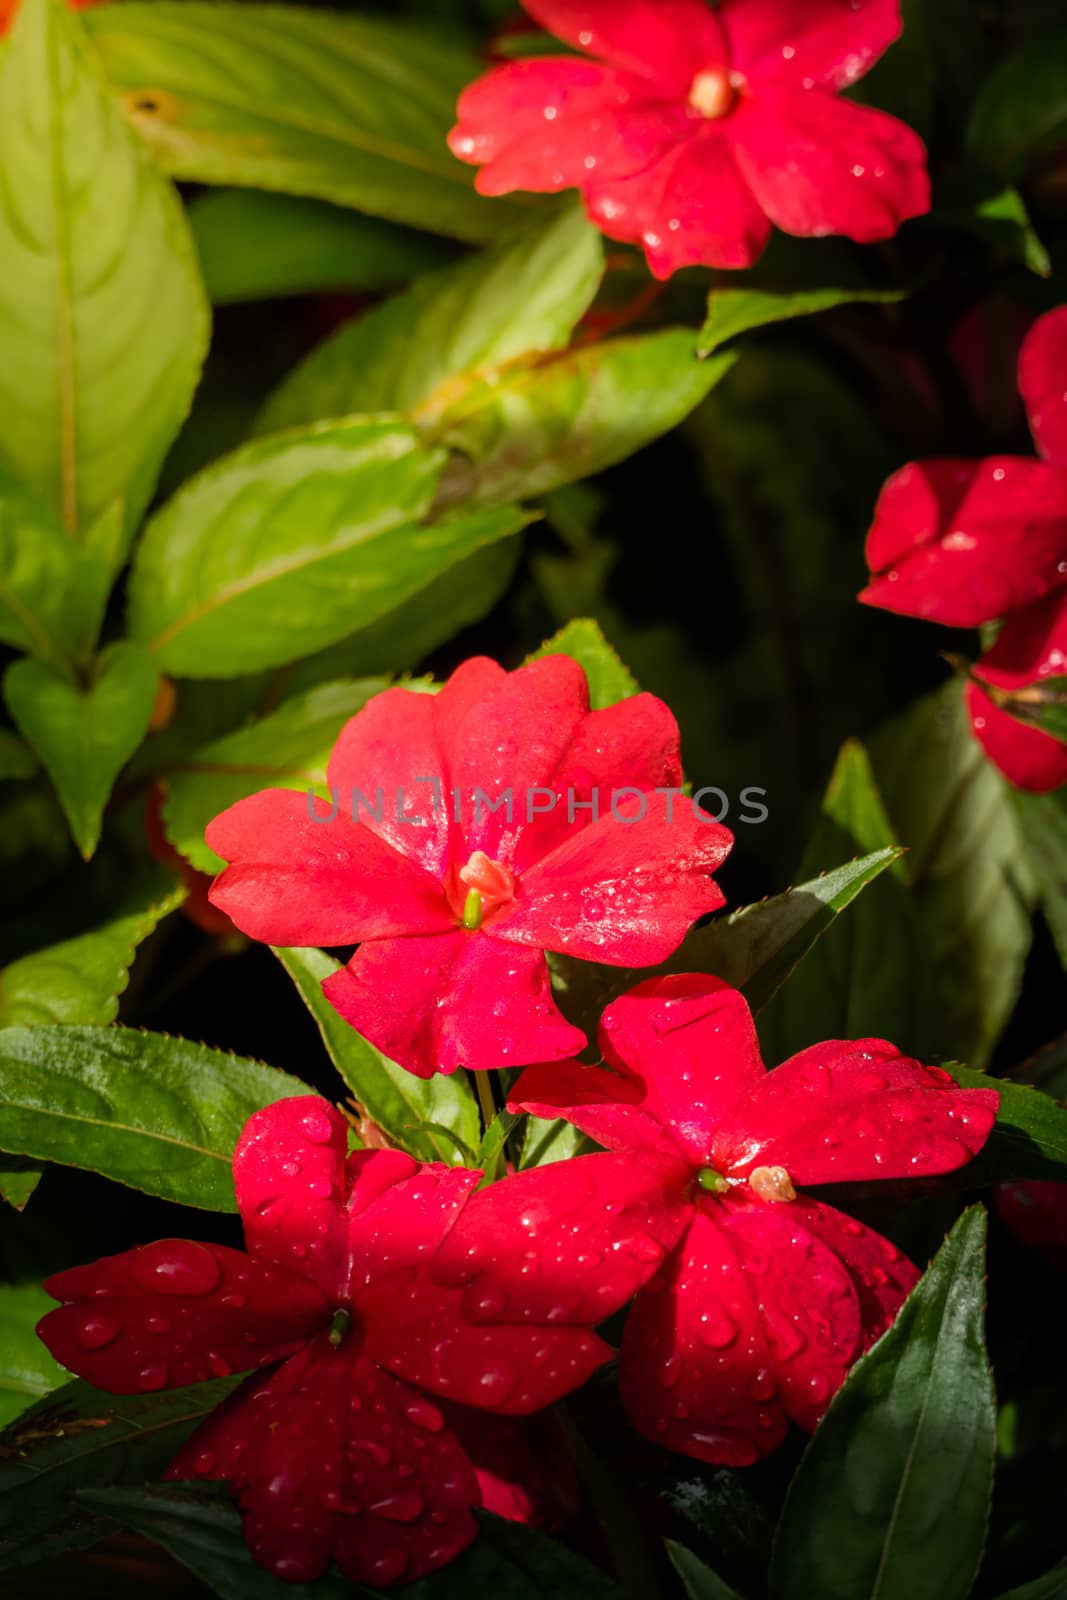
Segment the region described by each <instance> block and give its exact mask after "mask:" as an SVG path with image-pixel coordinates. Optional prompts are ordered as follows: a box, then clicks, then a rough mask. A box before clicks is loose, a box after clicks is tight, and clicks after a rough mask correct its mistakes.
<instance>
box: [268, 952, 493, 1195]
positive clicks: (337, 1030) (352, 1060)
mask: <svg viewBox="0 0 1067 1600" xmlns="http://www.w3.org/2000/svg"><path fill="white" fill-rule="evenodd" d="M274 954H275V955H276V956H277V957H278V960H279V961H280V962H281V964H282V966H283V967H284V968H285V970H286V972H287V973H288V974H289V976H290V978H292V980H293V982H294V983H295V984H296V987H297V989H298V991H299V993H300V998H301V999H302V1000H303V1002H304V1004H305V1005H306V1006H307V1008H308V1010H309V1011H310V1012H311V1015H312V1016H313V1017H314V1019H315V1022H316V1025H317V1027H318V1030H319V1032H320V1034H321V1035H322V1042H323V1044H324V1045H325V1046H326V1049H327V1051H328V1052H329V1056H330V1060H331V1061H332V1062H333V1064H334V1066H335V1067H336V1068H337V1070H338V1072H339V1073H340V1075H341V1077H342V1078H343V1079H344V1081H345V1083H346V1084H347V1085H348V1087H349V1089H350V1090H351V1091H352V1094H353V1096H354V1097H355V1099H356V1101H357V1102H358V1104H359V1106H360V1108H361V1109H362V1111H363V1113H364V1114H365V1115H366V1116H367V1117H369V1118H370V1120H371V1121H372V1122H374V1123H376V1124H377V1125H378V1127H379V1128H381V1129H382V1131H383V1133H385V1134H386V1135H387V1136H388V1138H389V1139H390V1140H392V1142H393V1143H394V1144H398V1145H400V1146H401V1148H402V1149H404V1150H407V1151H409V1152H410V1153H411V1154H412V1155H414V1156H417V1157H418V1158H419V1159H420V1160H422V1161H445V1162H447V1163H448V1164H449V1165H451V1166H462V1165H463V1153H462V1147H463V1146H466V1147H467V1148H468V1149H469V1150H474V1149H477V1146H478V1142H479V1140H480V1138H481V1119H480V1117H479V1115H478V1102H477V1100H476V1099H475V1096H474V1091H473V1090H472V1089H471V1086H470V1081H469V1079H468V1077H467V1074H466V1073H465V1072H462V1071H458V1072H454V1073H451V1074H449V1075H447V1076H446V1075H445V1074H443V1073H435V1074H434V1076H433V1077H432V1078H417V1077H416V1076H415V1074H414V1073H412V1072H408V1071H407V1070H406V1068H404V1067H399V1066H397V1064H396V1063H395V1062H394V1061H390V1060H389V1059H388V1057H386V1056H383V1055H382V1054H381V1052H380V1051H378V1050H376V1049H375V1048H374V1046H373V1045H372V1044H370V1043H368V1041H367V1040H366V1039H364V1037H363V1035H362V1034H360V1033H357V1032H356V1030H355V1028H352V1027H350V1026H349V1024H348V1023H347V1022H345V1021H344V1019H343V1018H342V1017H341V1016H339V1015H338V1013H337V1012H336V1011H335V1010H334V1009H333V1007H332V1006H331V1005H330V1003H329V1002H328V1000H327V999H326V997H325V995H324V994H323V992H322V985H323V983H324V982H325V981H326V979H327V978H329V977H331V976H332V975H333V973H335V972H337V971H338V970H339V968H340V962H338V961H335V960H334V959H333V957H332V956H328V955H327V954H326V953H325V951H323V950H314V949H306V950H298V949H291V950H280V949H275V951H274ZM431 1123H432V1124H434V1127H433V1128H430V1127H429V1126H428V1124H431ZM439 1128H440V1129H444V1130H446V1131H447V1133H448V1134H451V1135H453V1137H454V1138H457V1139H459V1140H460V1141H461V1144H460V1145H458V1146H457V1145H456V1144H454V1143H453V1141H452V1139H450V1138H446V1137H442V1136H441V1134H440V1133H439V1132H437V1131H436V1130H437V1129H439Z"/></svg>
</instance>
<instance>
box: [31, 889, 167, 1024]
mask: <svg viewBox="0 0 1067 1600" xmlns="http://www.w3.org/2000/svg"><path fill="white" fill-rule="evenodd" d="M184 898H185V890H184V888H183V887H182V885H181V884H176V883H175V882H174V880H173V879H171V878H169V877H168V876H167V875H166V874H165V873H163V872H162V871H161V872H159V873H158V874H156V875H154V881H153V882H152V884H151V885H150V887H149V889H148V891H147V892H146V891H145V890H144V889H142V890H141V891H140V893H138V894H135V895H130V896H128V897H127V909H125V910H123V909H119V910H117V911H116V914H115V915H114V916H113V917H112V918H111V919H110V920H109V921H108V922H106V923H104V925H103V926H102V927H99V928H94V929H93V930H92V932H91V933H83V934H79V935H78V937H77V938H74V939H65V940H64V941H63V943H62V944H54V945H50V946H49V947H48V948H47V949H45V950H36V951H34V953H33V954H32V955H28V956H22V957H21V959H20V960H18V961H13V962H11V964H10V965H9V966H7V967H5V968H4V969H3V971H2V972H0V1028H7V1027H11V1026H12V1025H14V1024H19V1023H21V1024H24V1025H26V1026H32V1025H39V1024H48V1023H60V1022H62V1023H71V1022H85V1023H101V1024H102V1023H107V1022H114V1020H115V1018H116V1016H117V1015H118V1009H119V996H120V995H121V994H122V993H123V991H124V990H125V988H126V984H127V982H128V981H129V971H130V967H131V966H132V965H133V958H134V956H135V954H136V952H137V946H138V945H139V944H141V943H143V941H144V940H145V939H147V938H148V935H149V934H150V933H151V932H152V931H153V930H154V929H155V928H156V927H157V925H158V924H159V923H160V922H161V921H162V920H163V918H164V917H165V916H167V915H168V914H169V913H170V912H171V911H173V910H175V909H176V907H178V906H179V905H180V904H181V902H182V900H183V899H184Z"/></svg>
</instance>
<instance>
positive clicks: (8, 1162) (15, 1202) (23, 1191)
mask: <svg viewBox="0 0 1067 1600" xmlns="http://www.w3.org/2000/svg"><path fill="white" fill-rule="evenodd" d="M43 1177H44V1168H43V1167H42V1166H41V1165H40V1163H39V1162H36V1161H26V1160H24V1159H23V1158H22V1157H21V1156H5V1155H0V1196H2V1197H3V1199H4V1200H6V1201H7V1203H8V1205H9V1206H13V1207H14V1209H15V1210H16V1211H24V1210H25V1209H26V1207H27V1206H28V1205H29V1203H30V1200H31V1199H32V1198H33V1193H34V1190H35V1189H36V1188H37V1185H38V1184H39V1183H40V1181H41V1179H42V1178H43Z"/></svg>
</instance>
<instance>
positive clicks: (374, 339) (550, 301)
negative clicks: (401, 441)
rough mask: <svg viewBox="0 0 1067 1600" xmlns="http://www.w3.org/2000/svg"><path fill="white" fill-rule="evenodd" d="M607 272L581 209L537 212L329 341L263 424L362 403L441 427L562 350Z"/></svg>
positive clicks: (293, 421) (272, 403)
mask: <svg viewBox="0 0 1067 1600" xmlns="http://www.w3.org/2000/svg"><path fill="white" fill-rule="evenodd" d="M603 270H604V255H603V249H602V246H601V242H600V235H599V234H598V233H597V232H596V230H595V228H593V227H592V225H591V224H590V223H589V222H587V221H586V219H585V215H584V213H583V211H582V209H581V207H580V206H579V205H577V204H568V205H567V206H566V207H565V208H564V209H563V210H561V211H560V212H559V214H558V215H556V216H553V217H549V218H548V219H546V218H545V217H543V216H537V217H535V218H534V219H533V220H532V221H531V222H529V223H527V224H525V225H524V226H523V227H522V228H520V229H518V230H516V231H515V232H514V233H512V234H510V235H508V236H507V237H506V238H504V239H503V240H502V241H501V243H500V244H498V245H495V246H494V247H493V248H492V249H491V250H485V251H482V252H481V253H480V254H478V255H474V256H469V257H468V258H467V259H466V260H465V261H460V262H457V263H456V264H455V265H454V266H450V267H445V268H443V270H442V271H440V272H436V273H432V274H430V275H429V276H427V277H423V278H420V279H419V281H418V282H417V283H416V284H414V285H413V287H412V288H410V289H408V290H407V292H406V293H404V294H401V295H398V296H397V297H396V298H395V299H393V300H390V301H388V302H387V303H386V304H385V305H383V306H379V307H377V308H376V309H375V310H373V311H370V312H368V313H367V314H366V315H364V316H362V317H359V318H357V320H356V321H354V322H350V323H349V324H348V325H347V326H346V327H344V328H342V329H341V330H340V332H339V333H336V334H334V336H333V338H331V339H327V340H326V342H325V343H324V344H321V345H320V346H319V347H318V349H317V350H314V351H312V353H311V355H310V356H308V358H307V359H306V360H305V361H304V362H302V363H301V365H300V366H298V367H297V368H296V370H295V371H294V372H293V373H291V374H290V376H289V377H288V378H287V379H286V380H285V382H284V383H283V384H282V386H281V388H280V389H279V390H278V391H277V392H276V394H274V395H273V396H272V397H271V399H270V400H269V401H268V402H267V405H266V407H265V409H264V411H263V413H262V415H261V417H260V419H259V421H258V423H257V431H259V432H268V431H273V430H275V429H278V428H292V427H296V426H299V425H302V424H305V423H308V422H316V421H319V420H321V419H322V418H325V417H342V416H347V415H348V414H349V413H352V412H357V411H360V412H378V411H401V412H404V413H406V414H408V415H409V416H411V417H412V418H413V420H417V421H418V422H419V423H420V424H421V425H422V426H424V427H430V426H433V424H434V423H435V422H437V421H438V420H439V419H440V417H441V416H442V415H443V414H444V413H445V412H447V411H448V410H449V409H451V408H453V407H455V406H456V405H457V404H459V403H462V400H463V397H464V396H465V394H467V393H468V391H470V390H471V389H474V388H476V387H478V386H479V385H484V384H491V383H494V382H495V381H497V379H498V378H499V377H500V375H501V373H502V372H504V371H505V370H506V369H508V368H510V367H512V366H514V365H516V364H518V365H528V364H529V363H530V362H531V361H533V360H534V359H535V358H536V357H538V356H543V355H545V354H547V353H548V352H550V351H554V350H560V349H563V348H565V346H566V345H567V343H568V341H569V339H570V336H571V332H572V331H573V329H574V326H575V324H576V323H577V322H578V320H579V318H580V317H581V316H582V315H583V313H584V312H585V311H586V310H587V309H588V307H589V304H590V302H591V301H592V299H593V296H594V295H595V294H596V292H597V288H598V286H599V283H600V279H601V275H602V273H603Z"/></svg>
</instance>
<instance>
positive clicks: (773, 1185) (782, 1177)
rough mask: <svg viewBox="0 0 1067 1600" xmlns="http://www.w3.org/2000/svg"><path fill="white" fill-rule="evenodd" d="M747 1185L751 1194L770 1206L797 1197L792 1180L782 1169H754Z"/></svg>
mask: <svg viewBox="0 0 1067 1600" xmlns="http://www.w3.org/2000/svg"><path fill="white" fill-rule="evenodd" d="M748 1185H749V1188H750V1189H751V1190H752V1192H753V1194H755V1195H758V1196H759V1198H760V1199H761V1200H766V1201H767V1202H768V1204H771V1205H773V1204H776V1203H777V1202H778V1201H780V1200H795V1199H796V1197H797V1192H796V1190H795V1189H794V1188H793V1180H792V1178H791V1177H790V1176H789V1174H788V1172H787V1171H786V1170H785V1168H784V1167H756V1168H755V1170H754V1171H752V1172H750V1173H749V1176H748Z"/></svg>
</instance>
